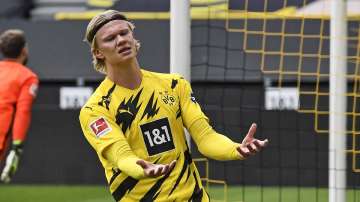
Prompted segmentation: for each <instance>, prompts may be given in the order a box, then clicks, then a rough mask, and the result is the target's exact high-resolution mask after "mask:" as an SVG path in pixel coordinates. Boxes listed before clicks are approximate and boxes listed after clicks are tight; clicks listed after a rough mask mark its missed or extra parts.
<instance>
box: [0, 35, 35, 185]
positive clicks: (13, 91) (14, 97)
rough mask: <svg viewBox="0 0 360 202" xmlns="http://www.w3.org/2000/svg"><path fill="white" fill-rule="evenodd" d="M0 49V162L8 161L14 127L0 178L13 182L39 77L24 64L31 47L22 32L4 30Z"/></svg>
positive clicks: (0, 40)
mask: <svg viewBox="0 0 360 202" xmlns="http://www.w3.org/2000/svg"><path fill="white" fill-rule="evenodd" d="M0 51H1V53H2V55H3V57H4V59H3V60H2V61H0V123H1V124H0V162H4V160H5V152H6V148H7V145H6V144H7V142H8V141H7V139H8V137H10V128H11V129H12V130H11V131H12V144H11V148H10V152H9V153H8V156H7V157H6V160H5V166H4V168H3V170H2V172H1V176H0V179H1V181H3V182H10V180H11V177H12V176H13V175H14V174H15V172H16V170H17V167H18V163H19V158H20V155H21V153H22V152H23V143H24V141H25V138H26V134H27V130H28V128H29V125H30V119H31V108H32V104H33V101H34V98H35V96H36V91H37V88H38V83H39V80H38V77H37V76H36V75H35V74H34V73H33V72H32V71H31V70H30V69H29V68H27V67H26V66H25V65H26V62H27V60H28V49H27V47H26V40H25V35H24V32H23V31H21V30H17V29H10V30H6V31H4V32H3V33H2V34H1V35H0ZM11 124H12V126H11Z"/></svg>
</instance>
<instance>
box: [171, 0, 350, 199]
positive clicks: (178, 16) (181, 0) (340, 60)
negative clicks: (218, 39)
mask: <svg viewBox="0 0 360 202" xmlns="http://www.w3.org/2000/svg"><path fill="white" fill-rule="evenodd" d="M327 3H331V14H330V75H329V153H328V158H329V164H328V171H329V176H328V179H329V184H328V191H329V193H328V197H329V202H345V201H346V189H347V182H346V169H347V166H346V164H347V163H346V134H347V128H346V118H347V116H346V114H347V107H346V103H347V101H346V98H347V95H346V94H347V57H348V56H347V44H348V42H347V11H346V7H347V4H346V1H345V0H328V2H327ZM245 22H246V20H245ZM170 25H171V26H170V28H171V29H170V34H171V35H170V40H171V42H170V44H171V47H170V72H172V73H180V74H182V75H183V76H184V77H185V78H186V79H187V80H189V81H190V80H191V77H190V75H191V69H190V68H191V67H190V64H191V63H190V59H191V44H190V43H191V34H190V33H191V19H190V0H171V15H170ZM244 27H245V26H244ZM241 31H243V32H245V31H246V30H245V28H244V30H241ZM328 36H329V35H328ZM259 51H261V50H259ZM259 51H258V52H259ZM262 65H263V64H262ZM188 137H189V136H188ZM188 142H189V139H188ZM189 143H190V142H189Z"/></svg>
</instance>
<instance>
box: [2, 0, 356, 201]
mask: <svg viewBox="0 0 360 202" xmlns="http://www.w3.org/2000/svg"><path fill="white" fill-rule="evenodd" d="M329 2H330V1H328V0H276V1H274V0H192V1H191V3H190V7H191V68H190V71H191V83H192V87H193V90H194V93H195V95H196V97H197V100H198V101H199V103H200V104H201V106H202V108H203V110H204V112H205V113H206V114H207V116H208V117H209V118H210V121H211V124H212V125H213V127H214V128H215V129H216V130H217V131H218V132H220V133H223V134H225V135H227V136H228V137H230V138H231V139H232V140H234V141H241V140H242V138H243V137H244V135H245V134H246V132H247V130H248V128H249V127H250V125H251V123H252V122H256V123H257V124H258V131H257V133H256V136H257V137H258V138H260V139H263V138H268V139H269V140H270V144H269V145H268V147H267V148H266V149H265V150H264V151H263V152H262V153H261V154H260V155H257V156H254V157H251V158H250V159H248V160H246V161H232V162H217V161H212V160H204V159H202V158H203V157H202V156H201V155H200V154H199V153H198V152H197V149H196V146H194V144H193V145H192V152H193V157H194V158H200V159H199V160H198V165H199V169H200V171H201V174H202V176H203V178H204V183H205V184H207V185H208V186H209V190H210V195H211V196H212V197H213V198H214V201H243V202H260V201H261V202H263V201H265V202H280V201H283V202H300V201H303V202H312V201H314V202H318V201H328V200H329V197H328V171H329V169H328V164H329V161H328V156H329V135H328V128H329V124H328V122H329V121H328V119H329V101H328V100H329V68H330V67H329V66H330V63H329V58H330V53H329V51H330V48H329V47H330V21H329V15H330V8H329V4H330V3H329ZM347 5H348V15H347V25H348V26H347V35H348V36H345V37H346V41H347V47H348V48H347V56H346V61H347V75H348V76H347V78H348V92H347V93H346V94H344V96H346V98H347V111H346V116H347V118H348V119H347V126H346V127H347V134H346V139H347V148H346V149H347V165H346V167H347V168H346V176H347V177H346V178H347V187H346V190H347V196H348V197H347V201H352V202H356V201H360V193H359V192H358V187H359V185H360V178H359V173H358V172H359V168H360V162H359V160H360V159H359V153H360V152H359V137H358V135H359V134H360V132H359V131H360V119H359V114H360V113H359V112H360V104H359V103H360V99H359V97H360V90H359V85H360V80H359V76H360V70H359V57H360V45H359V39H360V34H359V22H360V20H359V19H360V18H359V17H360V2H359V1H358V0H353V1H351V0H348V1H347ZM110 8H111V9H116V10H119V11H122V12H125V14H127V16H128V17H129V18H130V19H131V21H133V22H134V23H135V25H136V29H135V37H136V38H137V39H138V40H140V42H141V50H140V53H139V57H138V59H139V62H140V66H142V67H143V68H144V69H147V70H152V71H158V72H170V14H169V12H170V0H151V1H149V0H33V1H30V0H22V1H21V0H1V7H0V31H1V32H2V31H4V30H6V29H8V28H20V29H23V30H24V31H25V33H26V37H27V41H28V46H29V50H30V58H29V63H28V66H29V67H30V68H31V69H32V70H33V71H34V72H36V73H37V74H38V75H39V77H40V81H41V83H40V88H39V94H38V97H37V100H36V103H35V106H34V108H33V116H32V117H33V118H32V124H31V128H30V131H29V134H28V137H27V141H26V144H25V151H24V154H23V157H22V159H21V162H20V167H19V170H18V172H17V174H16V176H15V177H14V179H13V182H12V183H11V184H6V185H4V184H3V185H0V201H4V202H10V201H42V200H44V201H57V200H59V201H75V202H77V201H111V198H110V194H109V193H108V191H107V186H106V180H105V177H104V171H103V169H102V167H101V164H100V162H99V161H98V159H97V156H96V153H95V152H94V151H93V149H92V148H91V147H90V145H89V144H88V143H87V142H86V140H85V138H84V137H83V135H82V132H81V128H80V125H79V121H78V114H79V108H80V106H81V105H82V103H83V102H84V100H86V98H87V97H88V95H89V91H88V90H89V89H90V90H91V89H95V88H96V87H97V85H98V84H99V83H100V82H101V80H102V79H103V78H104V76H103V75H101V74H99V73H97V72H96V71H95V70H93V68H92V64H91V55H90V48H89V47H88V45H87V44H86V43H85V42H83V37H84V34H85V29H86V25H87V23H88V21H89V20H90V19H91V17H93V16H94V15H96V14H97V13H99V12H101V11H103V10H105V9H110ZM74 92H75V93H74ZM31 187H33V188H31ZM19 193H21V194H19Z"/></svg>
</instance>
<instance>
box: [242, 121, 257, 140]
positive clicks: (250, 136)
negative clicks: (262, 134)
mask: <svg viewBox="0 0 360 202" xmlns="http://www.w3.org/2000/svg"><path fill="white" fill-rule="evenodd" d="M256 128H257V125H256V123H253V124H251V126H250V128H249V131H248V133H247V134H246V136H245V138H244V140H243V141H242V144H245V143H247V142H251V141H252V140H253V139H254V134H255V132H256Z"/></svg>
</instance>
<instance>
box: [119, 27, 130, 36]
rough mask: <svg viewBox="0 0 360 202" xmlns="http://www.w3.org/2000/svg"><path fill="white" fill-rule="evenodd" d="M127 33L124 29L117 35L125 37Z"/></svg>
mask: <svg viewBox="0 0 360 202" xmlns="http://www.w3.org/2000/svg"><path fill="white" fill-rule="evenodd" d="M128 33H129V30H128V29H124V30H121V32H120V33H119V34H120V36H126V35H127V34H128Z"/></svg>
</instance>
